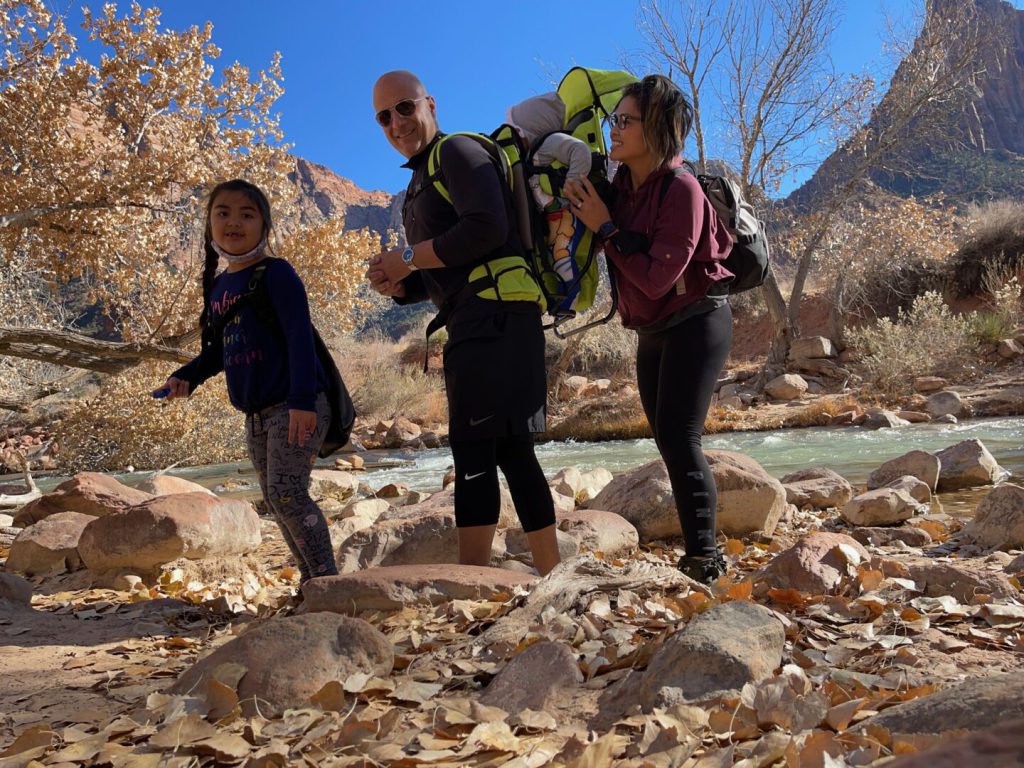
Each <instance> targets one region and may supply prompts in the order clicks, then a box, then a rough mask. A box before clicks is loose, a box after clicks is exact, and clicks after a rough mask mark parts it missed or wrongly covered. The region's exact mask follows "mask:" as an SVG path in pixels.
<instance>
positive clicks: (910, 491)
mask: <svg viewBox="0 0 1024 768" xmlns="http://www.w3.org/2000/svg"><path fill="white" fill-rule="evenodd" d="M885 487H886V488H891V489H892V490H894V491H903V492H904V493H906V494H907V495H908V496H910V497H911V498H912V499H914V501H916V502H918V503H919V504H931V502H932V489H931V488H929V487H928V483H926V482H924V481H923V480H918V479H917V478H916V477H914V476H913V475H904V476H903V477H900V478H897V479H896V480H893V481H892V482H891V483H886V484H885Z"/></svg>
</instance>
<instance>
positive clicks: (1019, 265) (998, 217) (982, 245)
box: [951, 200, 1024, 297]
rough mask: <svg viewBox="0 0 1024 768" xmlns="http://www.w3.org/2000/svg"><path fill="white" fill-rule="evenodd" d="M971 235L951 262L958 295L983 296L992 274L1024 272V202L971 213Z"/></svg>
mask: <svg viewBox="0 0 1024 768" xmlns="http://www.w3.org/2000/svg"><path fill="white" fill-rule="evenodd" d="M968 228H969V232H970V234H969V235H968V236H967V238H966V239H965V240H964V242H963V243H962V244H961V245H960V248H959V249H958V250H957V252H956V253H955V254H954V255H953V257H952V259H951V266H952V270H953V280H952V283H953V286H954V287H955V288H956V290H957V293H958V296H961V297H963V296H973V295H976V294H979V293H983V292H984V291H985V289H986V285H985V281H986V277H987V275H988V274H989V273H992V272H995V273H1002V274H1005V275H1013V274H1019V273H1021V272H1022V271H1024V203H1021V202H1019V201H1016V200H997V201H994V202H991V203H986V204H984V205H980V206H976V207H974V208H973V209H972V210H971V211H970V213H969V214H968Z"/></svg>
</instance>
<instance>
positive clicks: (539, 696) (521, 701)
mask: <svg viewBox="0 0 1024 768" xmlns="http://www.w3.org/2000/svg"><path fill="white" fill-rule="evenodd" d="M582 682H583V674H582V672H580V668H579V665H578V664H577V663H576V657H575V656H574V655H573V652H572V651H571V650H570V649H569V647H568V646H566V645H564V644H563V643H557V642H553V641H551V640H541V641H539V642H536V643H533V644H532V645H530V646H528V647H527V648H526V649H525V650H523V651H521V652H520V653H518V654H516V655H515V656H513V657H512V659H511V660H510V661H509V662H508V664H506V665H505V667H504V668H503V669H502V670H501V671H500V672H499V673H498V675H497V677H495V678H494V679H493V680H492V681H491V682H490V684H489V685H488V686H487V688H485V689H484V691H483V693H482V694H481V695H480V703H481V704H484V705H486V706H489V707H499V708H501V709H503V710H505V711H506V712H508V713H509V714H512V715H515V714H518V713H519V712H522V711H523V710H524V709H532V710H534V711H535V712H540V711H543V710H545V709H547V708H548V707H549V706H550V704H551V702H552V700H553V699H554V698H555V697H557V696H558V694H559V693H560V692H561V691H564V690H571V689H573V688H576V687H577V686H579V684H580V683H582Z"/></svg>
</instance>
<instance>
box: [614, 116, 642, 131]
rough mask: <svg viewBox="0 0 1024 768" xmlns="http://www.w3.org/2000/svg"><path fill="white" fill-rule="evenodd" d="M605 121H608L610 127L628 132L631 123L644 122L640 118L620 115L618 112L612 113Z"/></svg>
mask: <svg viewBox="0 0 1024 768" xmlns="http://www.w3.org/2000/svg"><path fill="white" fill-rule="evenodd" d="M605 119H606V120H607V121H608V125H610V126H613V127H615V128H618V129H619V130H620V131H624V130H626V129H627V128H628V127H629V124H630V123H642V122H643V120H641V119H640V118H639V117H633V116H632V115H620V114H619V113H618V112H612V113H611V114H610V115H608V117H606V118H605Z"/></svg>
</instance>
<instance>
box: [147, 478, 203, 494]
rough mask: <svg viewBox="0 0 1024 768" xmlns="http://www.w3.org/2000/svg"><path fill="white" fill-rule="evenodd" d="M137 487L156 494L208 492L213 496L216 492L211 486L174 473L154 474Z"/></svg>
mask: <svg viewBox="0 0 1024 768" xmlns="http://www.w3.org/2000/svg"><path fill="white" fill-rule="evenodd" d="M136 488H137V489H138V490H140V491H145V492H146V493H151V494H153V495H154V496H170V495H171V494H172V493H208V494H210V495H211V496H216V494H215V493H214V492H213V491H211V490H210V489H209V488H204V487H203V486H201V485H200V484H199V483H193V482H192V481H191V480H186V479H185V478H183V477H175V476H174V475H153V477H147V478H146V479H145V480H143V481H142V482H141V483H139V484H138V485H137V486H136Z"/></svg>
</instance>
